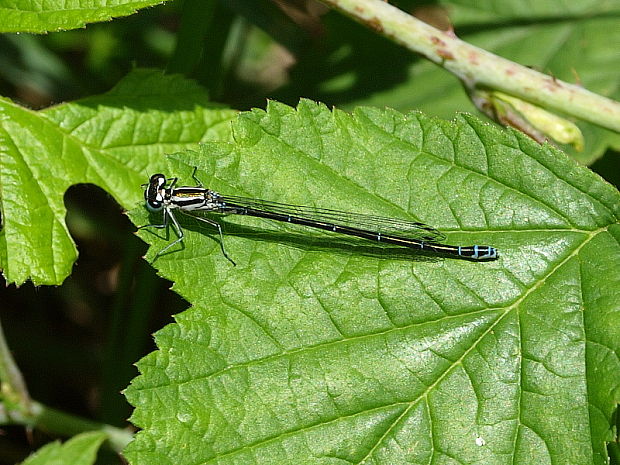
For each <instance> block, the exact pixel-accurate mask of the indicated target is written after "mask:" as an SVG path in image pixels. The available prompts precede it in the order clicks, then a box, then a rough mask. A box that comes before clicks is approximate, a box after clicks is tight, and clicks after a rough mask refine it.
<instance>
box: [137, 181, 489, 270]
mask: <svg viewBox="0 0 620 465" xmlns="http://www.w3.org/2000/svg"><path fill="white" fill-rule="evenodd" d="M195 174H196V170H195V169H194V174H192V176H193V178H194V180H195V181H196V183H197V185H196V186H194V187H192V186H180V187H176V183H177V178H166V176H164V175H163V174H154V175H153V176H151V178H150V180H149V182H148V184H144V185H143V186H146V189H145V191H144V199H145V200H146V208H147V209H148V210H149V211H150V212H161V211H163V215H164V218H163V223H162V224H148V225H145V226H142V228H148V227H154V228H167V227H168V225H169V222H172V224H173V226H174V229H175V230H176V233H177V236H178V238H177V239H176V240H175V241H173V242H171V243H170V244H168V245H167V246H166V247H164V248H163V249H162V250H160V251H159V252H158V253H157V255H156V256H155V258H157V257H158V256H159V255H161V254H163V253H164V252H165V251H166V250H168V249H170V248H171V247H173V246H174V245H175V244H178V243H179V242H181V241H182V240H183V238H184V233H183V229H182V228H181V226H180V225H179V222H178V221H177V219H176V218H175V217H174V214H173V213H172V211H173V210H174V209H178V210H180V211H182V212H197V211H202V212H214V213H223V214H235V215H247V216H255V217H258V218H267V219H270V220H275V221H283V222H286V223H292V224H298V225H302V226H308V227H310V228H317V229H323V230H325V231H331V232H335V233H340V234H346V235H348V236H355V237H360V238H363V239H368V240H371V241H375V242H380V243H386V244H393V245H399V246H403V247H409V248H412V249H418V250H425V251H429V252H434V253H437V254H442V255H450V256H455V257H462V258H466V259H470V260H493V259H496V258H498V257H499V254H498V252H497V249H495V248H494V247H490V246H488V245H470V246H456V245H446V244H442V243H441V241H443V240H444V239H445V236H444V234H442V233H441V232H439V231H437V230H436V229H435V228H432V227H431V226H428V225H426V224H424V223H419V222H413V221H406V220H399V219H393V218H384V217H381V216H372V215H363V214H359V213H347V212H343V211H338V210H330V209H326V208H315V207H308V206H301V205H288V204H284V203H277V202H269V201H266V200H258V199H252V198H247V197H237V196H231V195H222V194H219V193H217V192H215V191H212V190H211V189H206V188H204V187H203V186H202V183H201V182H200V181H199V180H198V179H197V178H196V175H195ZM193 216H194V217H195V218H196V219H198V220H200V221H204V222H206V223H208V224H210V225H211V226H213V227H215V228H216V229H217V231H218V233H219V235H220V246H221V249H222V253H223V254H224V256H225V257H226V258H227V259H228V260H230V261H231V262H232V263H233V264H234V263H235V262H234V261H233V260H232V259H231V258H230V257H229V256H228V254H227V253H226V250H225V248H224V237H223V235H222V227H221V225H220V224H219V223H218V222H216V221H214V220H211V219H209V218H205V217H201V216H195V215H193Z"/></svg>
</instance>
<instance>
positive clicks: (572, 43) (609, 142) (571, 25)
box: [305, 1, 620, 164]
mask: <svg viewBox="0 0 620 465" xmlns="http://www.w3.org/2000/svg"><path fill="white" fill-rule="evenodd" d="M458 3H465V2H458ZM500 3H501V6H499V5H495V6H496V8H495V10H493V8H492V7H493V4H489V3H488V2H484V4H483V3H481V2H476V4H475V5H478V6H479V8H478V9H477V10H475V13H476V14H475V15H474V14H472V15H466V17H463V15H461V14H460V12H462V9H461V8H456V9H453V8H451V9H450V10H449V11H450V12H451V13H452V12H453V11H454V12H455V13H454V16H455V17H454V18H453V19H454V27H455V32H456V34H457V35H458V36H459V37H460V38H461V39H463V40H464V41H466V42H469V43H472V44H474V45H476V46H478V47H481V48H483V49H484V50H488V51H490V52H492V53H495V54H497V55H499V56H501V57H504V58H507V59H509V60H512V61H514V62H516V63H519V64H521V65H524V66H531V67H534V68H535V69H538V70H540V71H542V72H545V73H548V74H551V75H552V76H554V77H556V78H558V79H561V80H564V81H566V82H571V83H575V82H578V83H580V84H582V85H583V86H584V87H585V88H587V89H589V90H591V91H593V92H596V93H599V94H601V95H604V96H606V97H609V98H612V99H615V100H619V99H620V90H619V89H620V79H619V77H618V73H616V72H614V70H616V69H619V68H620V54H619V53H615V51H616V50H618V49H620V16H619V15H617V14H616V15H609V14H605V13H607V12H608V9H609V4H604V3H602V2H597V3H595V5H596V6H597V8H596V9H595V8H594V7H592V10H588V11H583V12H581V16H578V15H577V14H578V13H579V11H577V9H578V8H577V7H575V11H574V12H573V13H574V14H575V15H576V16H572V15H568V14H567V15H566V16H562V18H560V19H557V20H555V21H548V20H547V21H543V19H544V18H545V15H544V14H543V12H542V11H539V10H538V9H537V8H533V6H534V5H529V4H527V5H526V4H525V3H523V2H513V4H516V3H518V4H519V5H520V10H522V11H521V13H525V12H526V11H527V12H528V13H529V14H528V16H527V18H524V17H522V16H520V20H519V22H517V21H515V22H514V23H510V22H507V18H506V17H504V16H502V15H501V13H503V12H506V14H508V12H510V11H511V9H510V8H509V7H504V3H506V2H500ZM577 4H580V2H576V3H575V5H577ZM612 4H614V5H617V6H616V7H615V9H616V11H620V2H617V1H616V2H613V3H612ZM536 5H538V3H536ZM543 5H545V6H546V8H548V9H549V10H553V11H555V14H557V12H558V11H562V13H563V15H564V13H565V9H566V8H568V7H567V4H566V3H561V4H559V3H558V2H540V7H541V8H542V6H543ZM571 5H572V4H571ZM491 10H493V11H494V12H495V13H496V15H495V16H493V17H490V16H489V15H488V14H487V13H489V11H491ZM478 13H479V14H478ZM515 14H516V13H515ZM472 18H475V19H476V23H475V24H470V23H469V22H468V20H469V19H472ZM511 19H512V20H513V21H514V20H515V18H511ZM342 21H348V19H347V18H344V19H343V20H342ZM527 21H529V22H527ZM337 31H338V32H336V33H335V34H334V35H335V37H334V39H333V40H334V41H335V42H336V43H338V44H340V45H341V50H340V53H339V54H338V57H339V58H338V61H337V62H336V63H330V64H329V66H330V68H329V69H335V70H340V73H341V75H343V76H348V75H349V74H352V73H353V74H365V75H369V76H370V77H368V76H366V78H365V77H364V75H362V76H357V77H356V80H355V82H361V83H363V82H370V83H371V85H372V86H375V87H376V86H378V85H380V83H382V82H388V83H390V84H391V85H389V86H387V87H384V88H380V89H376V88H373V87H371V88H369V89H357V91H356V95H363V97H362V98H356V97H354V98H348V99H346V100H340V94H339V93H336V94H331V93H329V92H318V94H319V95H320V99H321V100H324V101H330V102H334V103H337V104H340V103H342V104H343V108H345V109H353V108H354V107H356V106H359V105H374V106H381V107H384V106H388V107H392V108H395V109H397V110H401V111H404V110H409V109H418V110H421V111H423V112H426V113H429V114H432V115H437V116H440V117H442V118H452V117H453V116H454V114H455V113H457V112H462V111H472V112H476V109H475V108H474V106H473V105H472V104H471V102H469V100H468V97H467V95H466V93H465V92H464V91H463V88H462V85H461V83H460V81H459V80H458V79H457V78H456V77H454V76H453V75H452V74H451V73H449V72H447V71H445V70H444V69H442V68H440V67H437V66H436V65H435V64H433V63H430V62H428V61H426V60H423V59H420V58H417V57H411V59H410V61H409V66H408V67H406V68H405V69H402V68H403V63H406V62H407V61H406V60H407V58H406V57H399V60H397V61H396V60H392V61H391V63H385V62H383V61H382V58H381V56H382V55H388V54H394V53H395V52H393V51H392V52H390V51H389V50H386V49H388V48H391V47H393V46H392V45H391V44H390V45H388V44H383V45H382V48H381V49H379V50H377V48H376V47H375V48H373V49H372V53H373V55H379V57H378V58H377V60H375V61H374V62H373V61H370V62H369V63H366V64H365V66H366V67H367V68H370V69H367V70H360V69H359V65H358V61H359V57H357V58H358V59H357V60H356V59H354V58H356V57H355V56H354V55H355V54H359V53H364V52H363V51H359V50H357V48H364V49H366V48H367V46H368V43H367V41H364V40H360V39H359V38H358V37H357V36H353V38H351V36H350V35H344V34H343V33H342V31H341V29H338V30H337ZM345 31H346V30H345ZM349 41H350V42H351V44H349ZM347 47H348V48H347ZM334 55H336V53H334ZM373 64H374V68H372V67H373ZM347 65H350V66H351V68H349V67H347ZM314 66H316V64H315V65H314ZM343 68H344V69H343ZM386 70H387V71H386ZM377 73H390V74H392V75H393V76H397V77H398V80H397V82H394V83H393V81H394V80H395V79H394V78H393V79H392V80H384V81H380V83H379V84H378V83H376V82H375V81H373V80H372V75H373V74H377ZM332 80H333V81H336V80H337V77H332ZM362 90H366V92H365V93H363V92H361V91H362ZM350 93H351V91H350V90H349V89H347V91H346V92H342V95H344V96H348V95H350ZM305 95H313V94H311V93H309V92H306V93H305ZM575 123H577V124H578V126H579V128H580V129H581V131H582V132H583V134H584V137H585V142H586V145H585V149H584V150H583V151H576V150H574V149H573V148H571V147H570V145H565V146H562V148H563V149H564V150H565V151H567V152H568V153H569V154H570V155H571V156H572V157H573V158H575V159H577V160H579V161H580V162H581V163H584V164H591V163H593V162H594V161H595V160H597V159H598V158H599V157H601V156H602V155H603V154H604V153H605V151H606V150H607V149H608V148H609V147H612V148H615V149H616V150H618V149H620V135H618V134H617V133H615V132H613V131H609V130H606V129H603V128H600V127H598V126H595V125H593V124H590V123H587V122H583V121H575Z"/></svg>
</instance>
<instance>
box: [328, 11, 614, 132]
mask: <svg viewBox="0 0 620 465" xmlns="http://www.w3.org/2000/svg"><path fill="white" fill-rule="evenodd" d="M321 1H322V2H323V3H325V4H327V5H329V6H331V7H333V8H335V9H337V10H340V11H342V12H343V13H345V14H346V15H348V16H350V17H352V18H353V19H354V20H356V21H358V22H359V23H361V24H364V25H366V26H368V27H370V28H371V29H373V30H375V31H376V32H378V33H379V34H382V35H384V36H386V37H388V38H390V39H391V40H393V41H394V42H396V43H399V44H401V45H403V46H405V47H406V48H408V49H409V50H411V51H413V52H416V53H419V54H421V55H423V56H424V57H426V58H428V59H429V60H431V61H433V62H435V63H437V64H438V65H440V66H442V67H443V68H445V69H446V70H448V71H450V72H451V73H453V74H455V75H456V76H457V77H458V78H459V79H461V81H463V83H464V84H465V86H467V87H468V88H469V89H471V90H473V89H480V88H487V89H491V90H499V91H502V92H504V93H506V94H509V95H512V96H514V97H518V98H521V99H523V100H525V101H528V102H531V103H534V104H536V105H539V106H541V107H543V108H547V109H552V110H554V111H558V112H561V113H564V114H566V115H570V116H574V117H576V118H580V119H583V120H585V121H589V122H591V123H594V124H598V125H600V126H603V127H605V128H608V129H612V130H614V131H618V132H620V103H618V102H616V101H614V100H611V99H608V98H605V97H603V96H601V95H598V94H595V93H593V92H590V91H588V90H586V89H584V88H582V87H579V86H576V85H573V84H568V83H566V82H563V81H560V80H558V79H555V78H553V77H551V76H548V75H546V74H543V73H540V72H538V71H534V70H533V69H530V68H527V67H525V66H521V65H519V64H517V63H514V62H512V61H509V60H506V59H505V58H501V57H499V56H497V55H494V54H492V53H490V52H487V51H485V50H482V49H480V48H478V47H475V46H473V45H471V44H468V43H466V42H463V41H462V40H460V39H458V38H457V37H456V36H455V35H454V33H453V32H452V31H450V32H443V31H440V30H438V29H435V28H434V27H432V26H429V25H428V24H426V23H424V22H422V21H420V20H418V19H416V18H414V17H413V16H410V15H408V14H406V13H405V12H403V11H401V10H399V9H398V8H396V7H393V6H392V5H390V4H388V3H387V2H384V1H382V0H321Z"/></svg>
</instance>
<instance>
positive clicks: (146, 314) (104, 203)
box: [0, 185, 188, 463]
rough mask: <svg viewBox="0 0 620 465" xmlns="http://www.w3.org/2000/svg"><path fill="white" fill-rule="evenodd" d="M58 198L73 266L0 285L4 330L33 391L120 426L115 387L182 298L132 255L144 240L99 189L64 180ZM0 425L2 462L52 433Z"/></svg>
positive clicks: (120, 403)
mask: <svg viewBox="0 0 620 465" xmlns="http://www.w3.org/2000/svg"><path fill="white" fill-rule="evenodd" d="M65 205H66V206H67V209H68V213H67V224H68V226H69V229H70V232H71V235H72V237H73V238H74V240H75V242H76V243H77V248H78V251H79V254H80V255H79V258H78V260H77V263H76V265H75V268H74V271H73V273H72V274H71V276H69V277H68V278H67V280H66V281H65V282H64V283H63V284H62V285H61V286H58V287H51V286H40V287H36V286H34V285H33V284H32V283H30V282H27V283H26V284H24V285H23V286H21V287H20V288H16V287H15V286H8V287H6V286H1V288H0V302H2V304H1V306H2V315H1V318H2V324H3V328H4V331H5V336H6V338H7V341H8V344H9V347H10V348H11V351H12V353H13V356H14V358H15V360H16V363H17V365H18V367H19V369H20V370H21V371H22V374H23V376H24V378H25V382H26V384H27V386H28V389H29V392H30V395H31V397H32V398H33V399H35V400H37V401H38V402H42V403H44V404H46V405H48V406H50V407H53V408H56V409H59V410H62V411H64V412H67V413H70V414H73V415H79V416H81V417H84V418H87V419H91V420H95V421H100V422H105V423H109V424H112V425H115V426H120V427H125V426H127V425H128V422H127V418H128V417H129V415H130V414H131V411H132V408H131V406H130V405H129V404H128V403H127V402H126V400H125V398H124V396H123V395H122V394H121V391H122V390H123V389H124V388H126V387H127V385H128V384H129V382H130V381H131V379H133V378H134V377H135V376H136V375H137V374H138V372H137V369H136V368H135V367H134V366H133V364H134V363H135V362H136V361H138V360H139V359H140V358H141V357H143V356H144V355H146V354H148V353H150V352H151V351H153V350H154V349H155V345H154V342H153V338H152V336H151V334H152V333H153V332H154V331H156V330H158V329H159V328H161V327H163V326H164V325H165V324H167V323H170V322H171V321H172V317H171V315H173V314H175V313H178V312H181V311H182V310H184V309H185V308H187V306H188V305H187V303H186V302H185V301H183V300H182V299H181V298H180V297H179V296H178V295H176V294H174V293H173V292H171V291H170V290H169V287H170V283H169V282H166V281H164V280H162V279H161V278H159V277H158V276H157V275H156V273H155V270H154V269H153V268H152V267H151V266H150V265H148V264H147V263H146V261H145V260H143V259H142V258H141V257H142V256H143V254H144V253H145V252H146V248H147V246H146V244H144V243H143V242H142V241H141V240H140V239H139V238H138V237H136V236H135V234H133V231H134V230H135V228H134V227H133V225H132V224H131V222H130V221H129V219H128V218H127V217H126V216H125V215H124V214H122V212H121V210H120V207H119V206H118V204H117V203H116V202H115V201H114V200H113V199H112V198H111V197H110V196H109V195H108V194H107V193H106V192H104V191H103V190H102V189H100V188H98V187H96V186H93V185H78V186H73V187H71V188H70V189H69V190H68V191H67V193H66V194H65ZM3 433H4V434H2V435H0V450H2V451H3V452H4V451H6V452H7V454H3V459H2V460H6V458H5V457H7V456H9V455H10V457H12V459H11V460H13V459H14V460H13V461H12V462H6V463H16V462H17V461H21V460H23V459H24V458H25V457H26V455H28V454H29V453H31V452H33V451H34V450H36V449H38V448H39V447H40V446H42V445H43V444H45V443H47V442H49V441H50V440H51V439H56V437H55V436H54V435H50V434H47V433H46V432H44V431H41V430H40V429H36V430H34V431H33V432H32V434H31V436H30V437H29V435H28V434H27V432H26V431H25V429H24V427H23V426H14V427H9V428H6V427H3ZM104 449H105V448H104ZM8 452H10V454H8ZM102 454H103V455H106V452H102ZM112 458H114V457H113V455H112ZM115 460H117V461H116V463H120V461H118V460H119V459H118V458H115ZM0 463H4V462H2V461H0ZM106 463H115V462H109V461H108V462H106Z"/></svg>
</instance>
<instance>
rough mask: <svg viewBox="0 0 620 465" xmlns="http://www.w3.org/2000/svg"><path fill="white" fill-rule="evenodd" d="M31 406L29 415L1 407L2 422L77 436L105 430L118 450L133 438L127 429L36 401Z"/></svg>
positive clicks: (113, 446) (0, 418)
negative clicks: (71, 413)
mask: <svg viewBox="0 0 620 465" xmlns="http://www.w3.org/2000/svg"><path fill="white" fill-rule="evenodd" d="M30 406H31V408H30V411H29V412H28V414H27V415H26V414H24V413H23V412H20V411H17V412H7V411H5V410H3V409H1V408H0V424H17V425H24V426H26V427H31V428H37V429H41V430H43V431H47V432H48V433H53V434H58V435H61V436H75V435H76V434H80V433H84V432H86V431H103V432H104V433H106V435H107V436H108V441H109V442H110V446H111V447H112V449H113V450H114V451H116V452H121V451H122V450H123V449H124V448H125V446H126V445H127V444H128V443H129V441H131V440H132V439H133V434H132V432H131V431H128V430H126V429H122V428H116V427H114V426H111V425H107V424H105V423H97V422H95V421H91V420H87V419H85V418H81V417H77V416H75V415H70V414H68V413H64V412H61V411H60V410H56V409H53V408H51V407H47V406H46V405H43V404H41V403H39V402H36V401H31V402H30Z"/></svg>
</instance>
